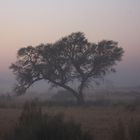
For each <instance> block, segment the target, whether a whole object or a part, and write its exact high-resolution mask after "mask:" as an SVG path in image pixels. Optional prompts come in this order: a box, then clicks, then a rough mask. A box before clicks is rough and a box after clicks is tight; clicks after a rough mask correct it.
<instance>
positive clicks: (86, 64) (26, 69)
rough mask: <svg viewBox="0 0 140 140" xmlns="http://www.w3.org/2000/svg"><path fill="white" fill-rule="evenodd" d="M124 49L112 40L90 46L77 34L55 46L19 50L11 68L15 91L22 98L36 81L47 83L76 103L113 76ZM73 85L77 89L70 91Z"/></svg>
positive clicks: (67, 37) (83, 36)
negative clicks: (93, 85) (89, 89)
mask: <svg viewBox="0 0 140 140" xmlns="http://www.w3.org/2000/svg"><path fill="white" fill-rule="evenodd" d="M123 52H124V51H123V49H122V48H121V47H118V43H117V42H115V41H112V40H103V41H100V42H99V43H97V44H96V43H91V42H89V41H88V40H87V38H86V37H85V35H84V33H82V32H76V33H72V34H70V35H69V36H66V37H63V38H61V39H60V40H58V41H56V42H55V43H52V44H51V43H47V44H40V45H38V46H35V47H33V46H28V47H25V48H21V49H20V50H19V51H18V52H17V61H16V62H15V63H13V64H12V65H11V66H10V68H11V69H12V70H13V73H14V74H15V75H16V80H17V84H16V86H15V91H16V92H17V93H18V94H23V93H25V92H26V90H27V89H28V88H29V87H30V86H31V85H32V84H34V83H35V82H36V81H39V80H47V81H48V82H50V83H51V84H52V86H55V87H56V86H59V87H62V88H64V89H66V90H69V91H70V92H71V93H72V94H73V95H74V96H75V97H76V98H77V99H78V100H79V102H82V101H83V90H84V89H85V88H86V87H88V86H89V85H90V83H92V81H96V79H103V78H104V76H105V75H106V74H107V73H110V72H115V69H114V65H116V64H117V62H118V61H121V58H122V55H123ZM74 81H76V82H77V83H78V85H77V89H74V88H73V87H72V84H71V83H73V82H74Z"/></svg>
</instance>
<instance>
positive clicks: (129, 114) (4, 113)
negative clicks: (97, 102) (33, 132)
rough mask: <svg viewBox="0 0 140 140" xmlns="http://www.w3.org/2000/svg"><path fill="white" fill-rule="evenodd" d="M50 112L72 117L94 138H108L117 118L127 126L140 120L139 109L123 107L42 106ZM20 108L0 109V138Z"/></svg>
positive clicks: (16, 117) (106, 139)
mask: <svg viewBox="0 0 140 140" xmlns="http://www.w3.org/2000/svg"><path fill="white" fill-rule="evenodd" d="M43 111H44V112H48V113H50V114H56V113H60V112H61V113H64V114H65V118H66V119H73V120H75V121H76V122H79V123H81V124H82V127H83V128H84V129H86V130H89V131H90V132H91V133H92V134H94V136H95V139H96V140H110V139H111V135H112V131H113V129H114V128H116V126H117V124H118V120H121V121H122V122H123V123H124V125H125V126H126V127H127V125H128V123H129V121H130V120H131V119H134V120H135V121H140V109H137V110H134V111H131V110H129V109H127V108H125V107H83V108H82V107H75V108H74V107H67V108H65V107H44V108H43ZM20 113H21V109H0V139H2V136H3V135H4V134H5V133H8V132H10V131H11V130H12V128H13V127H14V125H15V124H16V121H17V119H18V117H19V115H20Z"/></svg>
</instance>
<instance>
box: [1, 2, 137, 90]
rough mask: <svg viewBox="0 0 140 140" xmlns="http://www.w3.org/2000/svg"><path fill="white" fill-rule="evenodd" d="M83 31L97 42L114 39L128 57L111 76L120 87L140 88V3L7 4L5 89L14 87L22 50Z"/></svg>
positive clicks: (3, 50) (3, 23) (3, 5)
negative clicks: (13, 65)
mask: <svg viewBox="0 0 140 140" xmlns="http://www.w3.org/2000/svg"><path fill="white" fill-rule="evenodd" d="M77 31H82V32H84V33H85V35H86V37H87V38H88V39H89V40H90V41H92V42H98V41H100V40H103V39H111V40H114V41H117V42H119V45H120V46H121V47H123V48H124V50H125V54H124V57H123V60H122V62H121V63H120V64H119V65H117V66H116V69H117V73H115V74H111V75H110V76H107V78H106V79H107V80H106V81H108V82H109V83H113V84H114V85H117V86H138V85H140V55H139V53H140V0H1V1H0V88H1V89H3V90H7V89H10V88H12V86H13V84H14V82H15V79H14V77H13V74H12V73H11V71H10V70H9V66H10V64H11V63H12V62H14V61H15V60H16V52H17V50H18V49H20V48H21V47H26V46H28V45H33V46H35V45H38V44H40V43H48V42H54V41H56V40H57V39H59V38H61V37H63V36H65V35H68V34H70V33H72V32H77Z"/></svg>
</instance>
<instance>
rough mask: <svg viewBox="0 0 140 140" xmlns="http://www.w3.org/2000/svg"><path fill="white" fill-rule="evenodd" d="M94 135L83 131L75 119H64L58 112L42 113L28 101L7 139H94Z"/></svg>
mask: <svg viewBox="0 0 140 140" xmlns="http://www.w3.org/2000/svg"><path fill="white" fill-rule="evenodd" d="M92 139H93V138H92V136H91V135H90V134H89V133H88V132H85V131H82V129H81V125H79V124H76V123H75V122H74V121H64V116H63V115H62V114H58V115H55V116H49V115H48V114H42V111H41V108H40V107H38V106H37V105H36V104H34V103H31V104H29V103H26V104H25V106H24V109H23V112H22V114H21V117H20V118H19V121H18V123H17V126H16V127H15V129H14V132H13V134H12V135H10V136H8V137H7V138H6V140H92Z"/></svg>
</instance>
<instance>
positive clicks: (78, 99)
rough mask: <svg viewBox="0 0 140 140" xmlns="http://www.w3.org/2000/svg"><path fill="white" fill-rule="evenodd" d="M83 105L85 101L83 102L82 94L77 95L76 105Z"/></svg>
mask: <svg viewBox="0 0 140 140" xmlns="http://www.w3.org/2000/svg"><path fill="white" fill-rule="evenodd" d="M84 103H85V100H84V96H83V93H79V95H78V96H77V104H78V105H83V104H84Z"/></svg>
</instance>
